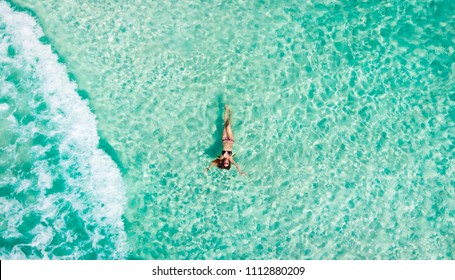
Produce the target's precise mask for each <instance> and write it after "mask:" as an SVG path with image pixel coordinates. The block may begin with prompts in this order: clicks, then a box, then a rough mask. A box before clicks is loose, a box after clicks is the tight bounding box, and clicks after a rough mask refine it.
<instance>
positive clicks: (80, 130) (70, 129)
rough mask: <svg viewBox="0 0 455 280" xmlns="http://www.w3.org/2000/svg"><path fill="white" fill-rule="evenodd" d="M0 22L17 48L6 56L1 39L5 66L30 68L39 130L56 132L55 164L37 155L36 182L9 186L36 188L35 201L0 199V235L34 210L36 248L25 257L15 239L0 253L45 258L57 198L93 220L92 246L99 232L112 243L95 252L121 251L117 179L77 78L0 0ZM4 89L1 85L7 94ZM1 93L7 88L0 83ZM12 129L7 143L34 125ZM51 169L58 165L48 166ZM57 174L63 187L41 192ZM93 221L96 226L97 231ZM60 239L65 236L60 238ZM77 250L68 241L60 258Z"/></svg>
mask: <svg viewBox="0 0 455 280" xmlns="http://www.w3.org/2000/svg"><path fill="white" fill-rule="evenodd" d="M0 23H1V24H4V25H6V28H5V30H6V33H7V34H8V36H9V38H10V39H9V40H10V43H11V44H13V45H14V46H15V47H16V48H17V53H16V54H15V56H16V57H14V58H9V57H6V56H5V55H4V54H6V47H5V44H0V56H2V57H1V59H2V60H3V62H7V63H11V64H12V65H14V64H17V65H15V66H17V67H18V68H20V67H22V68H25V71H29V72H33V74H34V75H36V77H37V78H38V81H39V82H38V86H37V87H36V91H35V92H33V93H32V94H35V95H38V94H39V95H40V98H42V100H43V101H44V102H45V103H46V104H47V106H48V111H47V112H46V114H47V115H46V116H45V117H43V116H38V119H39V118H48V119H49V129H48V131H46V135H47V136H52V137H59V140H60V143H59V144H58V145H59V146H58V151H59V154H60V157H61V160H60V163H59V166H58V167H55V166H51V164H49V163H48V162H46V161H45V160H36V161H35V162H34V163H33V168H32V170H31V172H32V173H34V174H36V175H37V178H38V179H37V186H30V184H27V182H26V180H23V182H21V183H20V184H19V185H18V186H20V187H17V188H16V192H22V191H24V190H25V189H27V188H32V187H33V188H36V189H37V190H38V194H37V195H36V196H35V197H34V198H33V199H35V200H33V199H32V201H35V204H32V203H30V202H27V203H22V204H21V203H19V202H17V201H16V200H7V199H5V198H1V200H2V203H1V205H2V206H1V208H0V209H1V210H2V213H1V214H2V215H4V217H5V219H6V220H7V222H6V223H7V224H8V225H7V230H6V231H5V232H4V233H3V234H2V235H3V237H4V238H11V237H17V236H18V235H19V232H18V231H17V227H18V226H19V224H20V223H21V220H22V218H23V216H24V215H26V214H29V213H31V212H32V211H35V212H38V213H39V215H40V219H41V222H42V223H39V224H38V225H36V226H35V227H34V228H33V229H31V231H30V233H31V234H32V235H34V238H33V241H32V242H31V244H29V245H31V246H33V247H34V248H35V249H37V250H38V251H40V252H41V254H38V255H32V256H28V255H27V256H26V255H24V253H23V252H22V251H21V249H20V246H19V245H16V246H14V247H13V248H12V249H11V250H10V251H9V252H8V251H5V249H4V248H2V249H1V250H0V254H1V256H3V257H6V258H12V259H16V258H32V257H37V256H38V257H41V258H52V256H49V255H48V253H47V252H46V251H49V248H47V249H46V247H47V246H49V244H50V242H51V241H52V239H53V236H54V235H55V234H57V233H59V232H64V231H65V221H64V217H65V215H67V213H62V211H61V207H62V206H61V205H59V203H61V201H67V202H69V203H70V204H71V208H72V209H75V210H76V211H78V216H79V217H80V218H81V219H82V220H83V221H84V222H85V224H86V225H87V224H89V225H91V226H94V227H95V229H91V230H88V232H87V233H88V234H89V235H90V241H91V242H92V243H93V247H95V248H96V247H99V246H100V245H97V243H98V241H99V240H101V239H103V238H102V237H106V236H102V233H100V232H104V233H105V234H107V235H109V238H110V239H111V242H112V243H114V244H115V246H114V247H115V250H114V251H106V253H102V252H97V256H98V258H124V257H126V254H127V250H128V249H127V243H126V233H125V232H124V227H123V222H122V215H123V209H124V207H125V203H126V196H125V186H124V184H123V182H122V178H121V174H120V171H119V169H118V167H117V166H116V164H115V163H114V162H113V161H112V159H111V158H110V157H109V156H108V155H107V154H106V153H105V152H104V151H102V150H100V149H99V148H98V142H99V136H98V134H97V128H96V125H97V122H96V118H95V115H94V114H93V113H92V112H91V111H90V109H89V106H88V104H87V101H85V100H82V99H81V97H80V96H79V95H78V94H77V92H76V89H77V85H76V84H75V83H74V82H71V81H70V80H69V77H68V73H67V69H66V67H65V66H64V65H62V64H60V63H58V57H57V55H56V54H54V53H53V52H52V50H51V47H50V46H48V45H43V44H42V43H41V42H40V41H39V38H41V37H42V36H43V35H44V34H43V31H42V30H41V28H40V27H39V25H38V24H37V22H36V21H35V19H33V18H32V17H31V16H30V15H28V14H26V13H21V12H17V11H14V10H13V9H12V8H11V7H10V5H9V4H7V3H5V2H4V1H1V2H0ZM17 61H19V62H17ZM11 92H12V91H9V93H8V94H11ZM1 94H2V95H4V94H5V95H6V94H7V93H6V91H4V90H2V91H1ZM16 94H19V93H16ZM9 109H10V105H8V104H0V111H7V110H9ZM13 119H14V118H13ZM20 129H21V130H22V132H21V133H19V134H20V135H19V137H18V140H17V142H16V144H15V145H17V144H18V143H19V144H20V143H27V141H28V140H29V139H30V137H32V135H34V134H36V133H38V132H39V129H38V128H37V127H36V125H35V124H34V123H33V122H32V123H29V124H28V125H22V126H21V127H20ZM23 145H25V144H23ZM30 145H31V144H30ZM27 147H28V146H27ZM8 148H11V146H10V147H8ZM28 148H29V149H30V150H29V153H31V154H33V155H34V156H35V158H40V157H41V158H42V156H43V154H44V153H45V152H47V151H48V150H49V149H50V146H40V145H38V146H30V147H28ZM75 168H76V169H77V172H78V173H79V176H76V177H74V176H73V171H74V170H73V169H75ZM55 169H58V170H59V171H58V172H56V171H55ZM4 175H5V174H4ZM5 176H6V175H5ZM58 176H60V177H61V178H62V179H64V181H65V182H66V184H67V185H68V188H69V190H67V191H66V192H65V193H59V194H55V195H52V194H47V193H46V190H48V189H50V188H52V185H53V181H54V180H55V179H57V177H58ZM2 179H4V178H2ZM59 207H60V208H59ZM47 219H52V220H53V224H51V225H49V224H47V223H43V221H46V220H47ZM4 223H5V222H4ZM3 227H5V225H3ZM98 227H99V228H103V231H100V230H99V228H98ZM66 236H68V235H66ZM69 238H70V239H71V237H69ZM67 242H70V240H69V239H68V240H67ZM45 252H46V253H45ZM83 255H84V254H83V252H77V250H76V248H75V249H74V251H73V252H72V254H71V255H68V256H65V257H63V258H78V257H80V256H83Z"/></svg>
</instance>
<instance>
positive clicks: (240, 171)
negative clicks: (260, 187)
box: [231, 159, 246, 176]
mask: <svg viewBox="0 0 455 280" xmlns="http://www.w3.org/2000/svg"><path fill="white" fill-rule="evenodd" d="M231 162H232V163H233V164H234V165H235V167H236V168H237V170H238V171H239V173H240V174H242V175H244V176H246V173H243V172H242V170H240V166H239V165H238V164H237V162H235V160H234V159H231Z"/></svg>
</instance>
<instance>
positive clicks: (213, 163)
mask: <svg viewBox="0 0 455 280" xmlns="http://www.w3.org/2000/svg"><path fill="white" fill-rule="evenodd" d="M214 165H216V160H214V161H212V163H211V164H210V166H209V167H207V168H206V169H205V170H204V172H207V171H208V170H209V169H210V168H212V166H214Z"/></svg>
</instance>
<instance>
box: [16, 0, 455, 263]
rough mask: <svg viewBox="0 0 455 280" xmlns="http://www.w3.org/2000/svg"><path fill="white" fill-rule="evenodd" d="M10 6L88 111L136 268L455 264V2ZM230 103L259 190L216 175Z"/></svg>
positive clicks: (24, 2)
mask: <svg viewBox="0 0 455 280" xmlns="http://www.w3.org/2000/svg"><path fill="white" fill-rule="evenodd" d="M11 2H13V3H15V4H16V5H17V6H18V7H21V8H23V9H26V10H27V11H31V12H33V14H34V15H35V17H36V18H37V20H38V21H39V22H40V24H41V25H42V26H43V30H44V32H45V34H46V36H47V38H49V40H50V42H51V44H52V45H53V46H54V47H55V49H56V50H58V52H59V54H60V55H61V57H62V58H64V60H65V63H66V65H67V67H68V69H69V70H70V71H71V72H72V73H74V75H75V79H76V80H77V82H78V86H79V88H80V89H81V90H83V91H84V92H86V93H87V95H88V96H89V99H90V103H91V105H92V106H93V111H94V112H95V114H96V115H97V119H98V121H99V123H98V128H99V131H100V135H101V137H102V139H105V141H106V142H107V143H109V146H110V149H109V151H110V155H111V156H112V157H113V158H114V159H115V160H116V162H118V165H119V166H120V167H121V170H122V174H123V177H124V181H125V182H126V184H127V186H128V187H127V199H128V204H127V209H126V210H125V213H124V220H125V230H126V233H127V240H128V244H129V246H130V248H131V253H130V255H129V257H130V258H144V259H453V258H454V250H455V248H454V244H455V239H454V236H455V228H454V222H455V181H454V180H453V178H454V176H453V171H454V160H453V158H454V157H453V155H454V141H455V137H454V131H453V129H454V121H455V115H454V109H453V108H455V107H454V105H455V104H454V103H455V87H454V73H453V72H454V69H455V64H454V47H453V46H454V41H455V36H454V35H455V34H454V33H455V31H454V26H455V22H454V18H453V10H455V9H454V8H455V7H454V5H455V4H454V2H453V1H451V0H434V1H431V0H429V1H392V0H385V1H348V0H339V1H335V0H326V1H324V0H317V1H272V0H263V1H260V0H258V1H241V0H238V1H221V0H218V1H216V0H214V1H210V0H207V1H202V0H200V1H197V0H188V1H146V0H129V1H126V0H117V1H95V0H89V1H77V0H75V1H59V0H44V1H31V0H13V1H11ZM226 102H228V103H229V104H230V106H231V108H232V109H233V129H234V133H235V136H236V143H235V145H234V152H235V153H236V160H237V162H238V163H239V164H240V166H241V167H242V169H244V171H245V172H246V173H248V177H242V176H239V175H238V174H237V173H236V171H235V170H231V171H228V172H224V171H221V170H217V169H215V170H213V171H212V170H211V172H210V173H208V174H207V175H206V174H204V173H203V172H202V171H203V170H204V168H206V167H207V166H208V165H209V164H210V161H211V160H212V159H213V158H214V157H216V156H217V154H219V152H221V146H220V140H219V138H220V136H221V135H220V129H221V128H220V126H222V109H223V104H224V103H226ZM9 219H12V218H9Z"/></svg>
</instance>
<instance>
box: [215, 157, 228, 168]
mask: <svg viewBox="0 0 455 280" xmlns="http://www.w3.org/2000/svg"><path fill="white" fill-rule="evenodd" d="M226 160H227V159H218V160H217V161H218V162H217V165H216V166H217V167H218V168H221V169H227V170H229V169H231V162H230V161H229V160H227V161H228V163H229V165H228V166H224V161H226Z"/></svg>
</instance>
